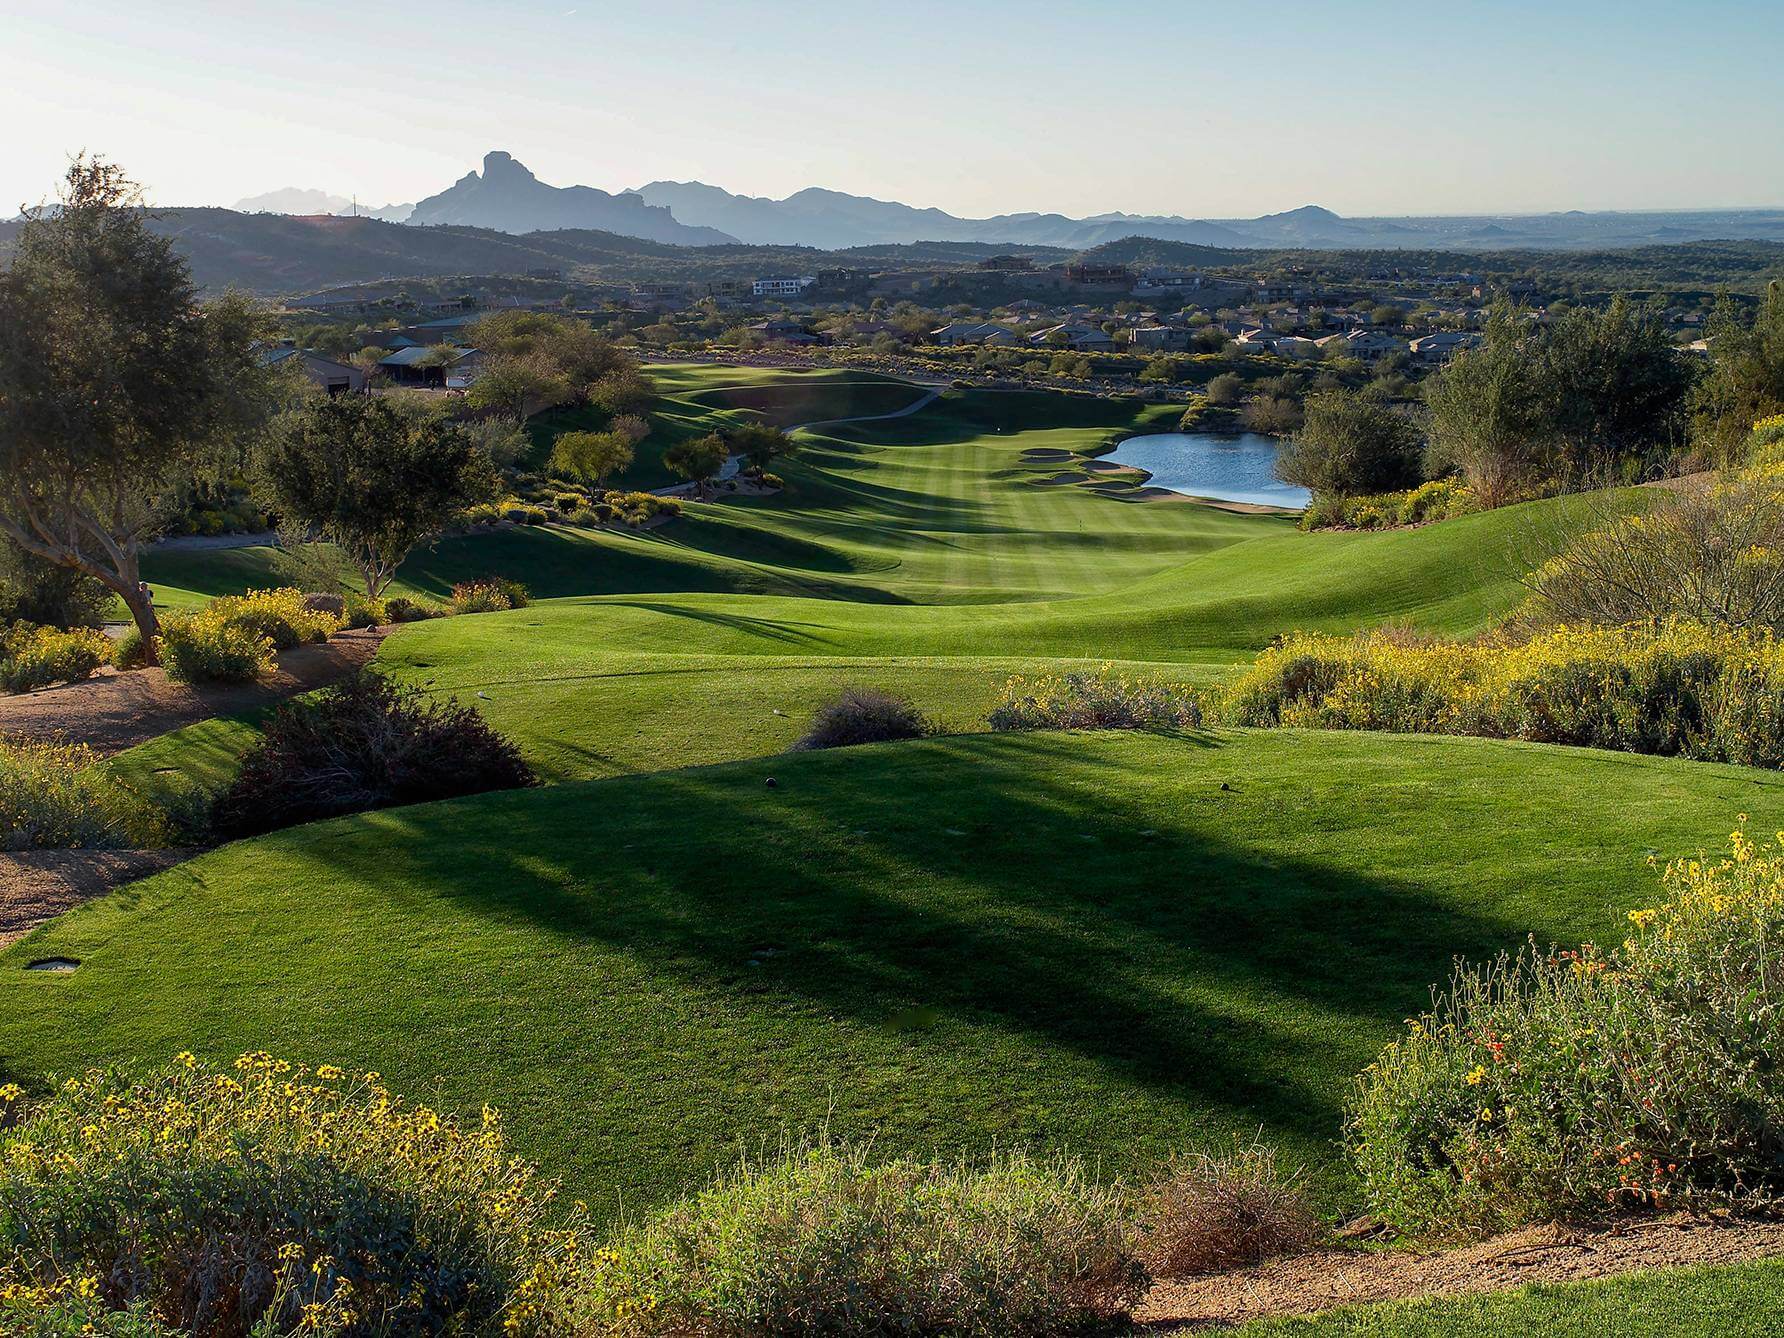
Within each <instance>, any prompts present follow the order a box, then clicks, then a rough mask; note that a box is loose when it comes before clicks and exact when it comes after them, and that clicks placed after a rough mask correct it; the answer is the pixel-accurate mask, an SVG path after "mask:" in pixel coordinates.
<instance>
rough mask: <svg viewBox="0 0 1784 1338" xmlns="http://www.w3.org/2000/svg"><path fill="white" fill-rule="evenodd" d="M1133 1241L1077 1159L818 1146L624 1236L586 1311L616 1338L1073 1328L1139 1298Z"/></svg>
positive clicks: (1119, 1203) (600, 1265)
mask: <svg viewBox="0 0 1784 1338" xmlns="http://www.w3.org/2000/svg"><path fill="white" fill-rule="evenodd" d="M1130 1234H1131V1233H1130V1230H1129V1221H1128V1211H1127V1208H1126V1205H1125V1204H1124V1202H1123V1200H1122V1196H1121V1194H1120V1192H1119V1191H1118V1190H1112V1189H1105V1188H1101V1187H1098V1186H1097V1185H1095V1184H1093V1183H1091V1182H1090V1180H1089V1179H1088V1177H1086V1175H1085V1174H1084V1172H1083V1170H1082V1168H1081V1167H1080V1166H1079V1165H1078V1164H1077V1163H1075V1162H1072V1161H1063V1160H1062V1161H1052V1162H1036V1161H1032V1160H1029V1159H1027V1158H1024V1157H1020V1156H1013V1155H1012V1156H1004V1157H1000V1158H998V1159H997V1160H996V1161H994V1162H992V1163H991V1164H990V1165H989V1166H986V1167H984V1168H983V1169H969V1168H967V1167H964V1166H941V1165H935V1164H932V1163H922V1162H911V1161H898V1162H893V1163H891V1164H889V1165H874V1164H872V1163H871V1162H870V1161H869V1160H868V1158H867V1155H866V1154H865V1153H864V1152H862V1151H859V1150H851V1149H843V1148H838V1147H835V1146H833V1145H831V1144H829V1143H827V1142H820V1143H817V1144H813V1145H807V1146H803V1147H796V1148H792V1149H789V1150H787V1151H785V1152H783V1153H782V1154H781V1155H780V1156H778V1157H774V1158H771V1159H768V1160H766V1161H765V1162H762V1163H760V1164H752V1163H747V1162H746V1163H744V1164H741V1165H739V1166H737V1167H736V1168H735V1169H733V1170H732V1171H730V1172H729V1173H727V1174H724V1175H722V1176H721V1177H720V1178H719V1179H718V1180H717V1181H716V1182H715V1183H714V1184H713V1185H712V1186H711V1187H709V1188H708V1189H706V1190H704V1191H702V1192H701V1193H700V1194H698V1195H696V1196H694V1197H693V1198H691V1199H689V1200H687V1201H685V1202H683V1203H680V1204H677V1205H675V1206H673V1207H670V1208H668V1209H667V1210H665V1211H663V1212H661V1213H659V1214H658V1215H656V1216H655V1217H653V1218H651V1219H650V1220H648V1221H646V1222H644V1223H642V1224H640V1225H637V1226H635V1227H632V1228H630V1229H625V1230H622V1231H621V1232H619V1233H618V1234H617V1235H616V1236H615V1238H614V1239H613V1241H612V1242H611V1246H612V1248H610V1249H606V1250H603V1251H601V1252H599V1253H598V1254H597V1256H596V1259H595V1264H594V1270H593V1281H592V1283H591V1284H590V1301H591V1309H592V1311H593V1313H594V1319H595V1322H596V1323H597V1324H599V1325H600V1326H601V1328H600V1330H599V1331H600V1332H602V1333H605V1334H609V1335H613V1336H614V1338H669V1336H670V1335H673V1336H674V1338H719V1336H720V1335H724V1336H725V1338H731V1336H732V1335H745V1334H749V1335H760V1336H761V1338H773V1336H774V1335H789V1336H790V1335H800V1334H902V1335H908V1336H909V1338H926V1336H927V1335H943V1334H945V1335H950V1338H954V1336H956V1335H958V1336H959V1338H978V1336H983V1338H991V1336H992V1335H1003V1334H1027V1335H1035V1336H1036V1338H1041V1336H1044V1335H1052V1334H1060V1335H1063V1334H1081V1333H1085V1332H1089V1331H1095V1330H1097V1329H1099V1328H1101V1327H1104V1326H1111V1327H1112V1326H1113V1324H1114V1323H1115V1322H1117V1321H1119V1320H1120V1319H1122V1318H1123V1317H1124V1316H1125V1315H1126V1313H1127V1311H1128V1310H1129V1308H1130V1307H1132V1306H1133V1305H1134V1303H1135V1302H1137V1301H1138V1300H1139V1298H1140V1295H1141V1294H1142V1292H1143V1291H1144V1288H1145V1283H1146V1275H1145V1270H1144V1269H1143V1268H1142V1267H1141V1266H1140V1264H1139V1262H1138V1260H1137V1259H1136V1257H1135V1255H1134V1253H1133V1249H1132V1246H1131V1243H1130Z"/></svg>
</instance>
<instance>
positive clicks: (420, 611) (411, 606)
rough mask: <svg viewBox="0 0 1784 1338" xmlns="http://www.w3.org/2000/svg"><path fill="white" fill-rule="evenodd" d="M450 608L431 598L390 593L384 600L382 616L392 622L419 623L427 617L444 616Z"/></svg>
mask: <svg viewBox="0 0 1784 1338" xmlns="http://www.w3.org/2000/svg"><path fill="white" fill-rule="evenodd" d="M449 612H450V610H448V609H447V607H446V606H445V605H444V604H436V603H435V602H434V601H433V600H431V599H411V598H410V597H409V596H408V595H392V596H391V597H390V598H389V599H387V600H385V601H384V618H385V620H386V621H388V622H393V623H419V622H425V621H426V620H427V619H429V618H444V617H446V616H447V614H448V613H449Z"/></svg>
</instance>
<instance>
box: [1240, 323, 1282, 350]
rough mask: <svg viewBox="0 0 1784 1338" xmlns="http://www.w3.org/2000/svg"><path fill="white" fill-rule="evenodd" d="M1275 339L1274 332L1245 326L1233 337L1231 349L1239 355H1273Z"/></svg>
mask: <svg viewBox="0 0 1784 1338" xmlns="http://www.w3.org/2000/svg"><path fill="white" fill-rule="evenodd" d="M1277 337H1278V336H1277V334H1276V332H1275V331H1274V330H1263V329H1259V328H1258V327H1257V326H1246V327H1245V328H1243V329H1241V330H1240V331H1239V333H1238V334H1236V335H1234V336H1233V348H1234V350H1235V351H1236V352H1239V353H1273V352H1275V350H1276V340H1277Z"/></svg>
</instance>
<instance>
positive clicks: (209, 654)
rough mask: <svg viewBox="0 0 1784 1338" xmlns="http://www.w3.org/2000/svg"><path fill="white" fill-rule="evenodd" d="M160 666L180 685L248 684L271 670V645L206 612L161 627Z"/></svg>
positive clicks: (240, 626)
mask: <svg viewBox="0 0 1784 1338" xmlns="http://www.w3.org/2000/svg"><path fill="white" fill-rule="evenodd" d="M161 663H162V666H163V667H164V668H165V669H166V670H167V676H168V677H169V678H171V679H174V680H175V681H176V682H181V683H251V682H253V681H254V680H255V679H257V678H259V677H260V676H261V675H262V674H264V673H266V672H267V671H269V670H270V669H271V668H272V667H273V643H272V640H271V638H269V637H266V636H263V635H262V634H260V633H259V632H256V631H254V630H253V628H251V627H248V626H246V625H244V624H242V623H237V622H231V621H229V620H228V619H226V618H219V617H216V616H214V615H213V614H211V613H210V612H209V611H208V610H204V611H200V612H198V613H187V614H178V615H175V616H173V617H170V618H167V619H164V620H163V621H162V624H161Z"/></svg>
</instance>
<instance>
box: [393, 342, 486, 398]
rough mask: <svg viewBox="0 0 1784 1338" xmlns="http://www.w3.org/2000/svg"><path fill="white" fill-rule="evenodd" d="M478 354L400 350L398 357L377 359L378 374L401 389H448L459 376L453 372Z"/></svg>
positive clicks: (445, 349) (473, 351)
mask: <svg viewBox="0 0 1784 1338" xmlns="http://www.w3.org/2000/svg"><path fill="white" fill-rule="evenodd" d="M476 353H477V350H476V349H472V348H451V347H446V346H443V345H436V346H434V347H433V348H422V347H416V348H399V349H398V350H397V351H396V352H395V353H391V354H387V355H386V356H385V357H382V358H380V359H378V370H379V371H381V372H383V373H384V375H386V376H388V377H389V378H390V379H391V381H393V382H394V383H395V384H397V385H399V386H438V387H441V388H445V387H446V385H447V384H448V382H449V381H450V380H452V379H453V377H454V375H456V372H455V371H454V369H456V368H457V367H458V365H459V364H460V363H461V362H463V361H464V360H465V359H466V358H469V357H471V356H472V355H474V354H476ZM478 356H479V357H480V356H481V355H478ZM473 365H475V364H473Z"/></svg>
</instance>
